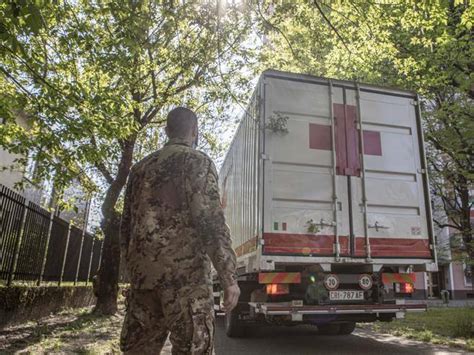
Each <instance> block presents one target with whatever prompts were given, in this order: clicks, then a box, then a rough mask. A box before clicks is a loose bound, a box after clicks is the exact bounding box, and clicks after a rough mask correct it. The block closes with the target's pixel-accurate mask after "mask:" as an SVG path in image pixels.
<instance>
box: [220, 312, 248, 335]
mask: <svg viewBox="0 0 474 355" xmlns="http://www.w3.org/2000/svg"><path fill="white" fill-rule="evenodd" d="M239 308H240V307H238V306H237V307H235V308H234V309H233V310H232V311H230V312H226V314H225V319H224V324H225V333H226V334H227V336H228V337H229V338H241V337H243V336H245V325H244V323H243V322H242V321H241V320H240V319H239Z"/></svg>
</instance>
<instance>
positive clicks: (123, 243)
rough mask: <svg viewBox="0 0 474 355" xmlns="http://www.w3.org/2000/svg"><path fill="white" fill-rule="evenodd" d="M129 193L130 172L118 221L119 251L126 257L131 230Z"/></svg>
mask: <svg viewBox="0 0 474 355" xmlns="http://www.w3.org/2000/svg"><path fill="white" fill-rule="evenodd" d="M131 194H132V172H130V175H129V177H128V183H127V188H126V190H125V197H124V204H123V212H122V219H121V221H120V252H121V254H122V256H123V257H124V258H125V259H126V258H127V251H128V244H129V243H130V232H131V225H130V223H131V217H132V216H131V206H130V202H131Z"/></svg>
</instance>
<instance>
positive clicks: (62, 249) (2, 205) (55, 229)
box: [0, 184, 102, 286]
mask: <svg viewBox="0 0 474 355" xmlns="http://www.w3.org/2000/svg"><path fill="white" fill-rule="evenodd" d="M101 254H102V240H100V239H98V238H96V237H94V236H93V235H92V234H90V233H86V232H85V231H83V230H81V229H79V228H78V227H76V226H74V225H73V224H72V223H71V222H69V223H68V222H66V221H64V220H63V219H61V218H59V217H58V216H55V215H54V212H51V213H50V212H48V211H47V210H45V209H43V208H41V207H40V206H38V205H36V204H34V203H32V202H30V201H27V200H26V199H25V198H24V197H23V196H21V195H19V194H18V193H16V192H14V191H12V190H10V189H9V188H7V187H6V186H3V185H1V184H0V280H2V281H4V282H6V284H7V286H10V285H11V284H12V282H13V281H27V282H36V284H37V285H40V284H41V282H57V283H58V284H59V285H61V282H74V283H77V282H86V283H87V282H89V281H90V280H91V278H92V277H93V276H94V275H95V274H96V273H97V270H98V268H99V265H100V258H101Z"/></svg>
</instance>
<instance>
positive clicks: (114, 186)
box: [94, 135, 136, 314]
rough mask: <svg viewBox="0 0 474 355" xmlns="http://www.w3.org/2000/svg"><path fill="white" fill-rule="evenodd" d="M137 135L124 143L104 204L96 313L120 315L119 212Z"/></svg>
mask: <svg viewBox="0 0 474 355" xmlns="http://www.w3.org/2000/svg"><path fill="white" fill-rule="evenodd" d="M135 140H136V135H133V136H132V137H131V138H130V139H129V140H127V141H125V142H124V143H123V149H122V156H121V159H120V163H119V166H118V172H117V176H116V177H115V179H114V180H113V182H112V183H111V184H110V186H109V188H108V190H107V193H106V195H105V199H104V203H103V204H102V214H103V216H104V218H103V220H102V223H101V228H102V231H103V232H104V246H103V249H102V260H101V262H100V270H99V277H98V280H97V290H96V292H97V303H96V306H95V309H94V312H96V313H101V314H114V313H115V312H117V296H118V281H119V276H120V275H119V274H120V236H119V232H120V218H121V215H120V213H118V212H117V211H116V210H115V205H116V204H117V201H118V199H119V196H120V193H121V192H122V189H123V187H124V186H125V183H126V182H127V177H128V174H129V173H130V169H131V167H132V159H133V148H134V146H135Z"/></svg>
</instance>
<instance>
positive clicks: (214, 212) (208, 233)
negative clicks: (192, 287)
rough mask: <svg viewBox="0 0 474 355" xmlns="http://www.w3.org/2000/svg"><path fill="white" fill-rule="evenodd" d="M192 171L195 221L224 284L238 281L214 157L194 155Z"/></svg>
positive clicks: (190, 184)
mask: <svg viewBox="0 0 474 355" xmlns="http://www.w3.org/2000/svg"><path fill="white" fill-rule="evenodd" d="M189 171H191V172H192V173H191V174H187V176H188V181H187V184H186V186H187V191H186V194H187V196H188V201H189V204H190V210H191V217H192V221H193V224H194V225H195V227H196V228H197V231H198V234H199V235H201V236H202V238H203V239H204V246H205V248H206V252H207V254H208V255H209V257H210V258H211V261H212V264H213V265H214V268H215V269H216V271H217V274H218V276H219V281H220V283H221V286H222V287H223V288H227V287H228V286H230V285H232V284H234V283H235V282H236V273H235V268H236V256H235V252H234V250H233V249H232V242H231V239H230V231H229V227H228V226H227V224H226V223H225V217H224V212H223V210H222V206H221V203H220V198H219V188H218V184H217V171H216V168H215V166H214V164H213V163H212V161H211V160H210V159H209V158H207V157H205V156H203V157H193V158H192V162H191V170H189Z"/></svg>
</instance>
